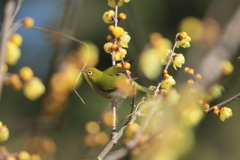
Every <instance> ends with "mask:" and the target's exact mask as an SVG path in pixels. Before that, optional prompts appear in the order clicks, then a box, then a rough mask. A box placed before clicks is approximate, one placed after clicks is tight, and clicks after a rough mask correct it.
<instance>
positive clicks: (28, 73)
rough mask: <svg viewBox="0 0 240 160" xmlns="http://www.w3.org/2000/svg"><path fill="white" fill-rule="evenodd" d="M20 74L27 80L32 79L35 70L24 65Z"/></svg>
mask: <svg viewBox="0 0 240 160" xmlns="http://www.w3.org/2000/svg"><path fill="white" fill-rule="evenodd" d="M19 76H20V77H21V78H22V79H23V80H25V81H27V80H30V79H31V78H32V77H33V71H32V69H31V68H30V67H26V66H25V67H22V68H21V69H20V71H19Z"/></svg>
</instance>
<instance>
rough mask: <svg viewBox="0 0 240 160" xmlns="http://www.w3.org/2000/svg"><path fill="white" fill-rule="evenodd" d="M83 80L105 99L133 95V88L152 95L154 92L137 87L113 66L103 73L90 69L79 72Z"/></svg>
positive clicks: (121, 71)
mask: <svg viewBox="0 0 240 160" xmlns="http://www.w3.org/2000/svg"><path fill="white" fill-rule="evenodd" d="M81 71H82V73H83V76H84V78H85V79H86V81H87V82H88V84H89V85H90V87H91V88H92V90H94V91H95V92H96V93H98V94H99V95H101V96H102V97H104V98H107V99H123V98H127V97H131V96H133V94H134V86H135V89H136V90H138V91H142V92H145V93H147V94H150V95H154V91H153V90H150V89H148V88H146V87H144V86H141V85H139V84H138V83H137V82H135V81H134V80H132V81H130V79H129V78H128V77H127V75H126V74H125V69H124V68H119V67H117V64H116V65H113V66H111V67H109V68H107V69H106V70H104V71H100V70H98V69H97V68H94V67H90V68H86V69H84V70H81Z"/></svg>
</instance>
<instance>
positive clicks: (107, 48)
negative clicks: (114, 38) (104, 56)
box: [103, 42, 113, 53]
mask: <svg viewBox="0 0 240 160" xmlns="http://www.w3.org/2000/svg"><path fill="white" fill-rule="evenodd" d="M112 46H113V43H111V42H107V43H105V44H104V46H103V49H104V51H105V52H106V53H111V52H112V51H113V50H112Z"/></svg>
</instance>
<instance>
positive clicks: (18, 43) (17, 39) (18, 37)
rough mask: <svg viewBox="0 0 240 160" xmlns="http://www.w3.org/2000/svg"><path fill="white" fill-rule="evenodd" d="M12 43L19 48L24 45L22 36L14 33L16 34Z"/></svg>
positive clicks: (11, 39) (12, 37)
mask: <svg viewBox="0 0 240 160" xmlns="http://www.w3.org/2000/svg"><path fill="white" fill-rule="evenodd" d="M10 41H11V42H13V43H14V44H15V45H16V46H18V47H19V46H21V44H22V41H23V38H22V36H21V35H20V34H18V33H14V34H12V36H11V38H10Z"/></svg>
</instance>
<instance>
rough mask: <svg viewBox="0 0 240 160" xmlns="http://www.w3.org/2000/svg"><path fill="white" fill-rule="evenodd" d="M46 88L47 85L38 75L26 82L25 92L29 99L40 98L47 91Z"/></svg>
mask: <svg viewBox="0 0 240 160" xmlns="http://www.w3.org/2000/svg"><path fill="white" fill-rule="evenodd" d="M45 90H46V89H45V86H44V85H43V83H42V82H41V80H40V79H39V78H37V77H33V78H32V79H31V80H30V81H28V82H27V83H26V85H25V86H24V89H23V92H24V95H25V96H26V97H27V98H28V99H30V100H35V99H37V98H39V97H40V96H41V95H42V94H43V93H44V92H45Z"/></svg>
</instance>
